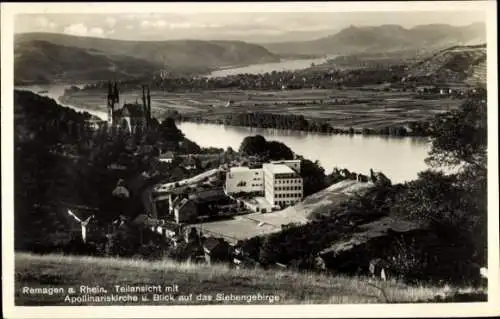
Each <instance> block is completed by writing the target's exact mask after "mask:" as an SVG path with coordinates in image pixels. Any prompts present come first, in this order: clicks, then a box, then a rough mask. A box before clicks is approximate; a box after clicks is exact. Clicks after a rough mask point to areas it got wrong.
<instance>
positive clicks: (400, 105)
mask: <svg viewBox="0 0 500 319" xmlns="http://www.w3.org/2000/svg"><path fill="white" fill-rule="evenodd" d="M69 94H70V95H65V96H64V97H63V98H62V101H63V102H65V103H69V104H73V105H75V106H77V107H82V108H86V109H100V110H102V111H105V108H106V93H105V92H104V91H97V90H88V91H85V90H84V91H78V92H72V93H69ZM140 94H141V93H140V91H139V90H137V91H135V92H134V91H128V92H123V93H122V94H121V99H120V103H121V104H123V103H125V102H127V103H130V102H135V101H138V102H140V100H141V97H140ZM151 100H152V112H153V115H154V116H155V117H158V118H162V117H164V116H165V114H166V112H167V111H168V110H171V111H172V110H176V111H178V112H179V113H180V114H185V115H195V114H196V115H202V117H203V119H205V120H207V121H217V120H222V119H223V118H224V117H225V116H226V115H227V114H234V113H239V112H246V111H255V112H264V113H277V114H295V115H303V116H304V117H305V118H307V119H323V120H326V121H327V122H329V123H330V125H332V126H333V127H354V128H375V129H376V128H380V127H384V126H390V125H393V124H398V123H402V122H406V121H420V120H427V119H430V118H432V117H434V116H435V115H436V114H437V113H440V112H446V111H449V110H451V109H455V108H457V107H458V106H459V105H460V104H461V103H462V100H460V99H453V98H448V97H440V96H437V95H436V96H431V97H428V98H426V99H422V98H419V96H418V95H417V94H416V93H413V92H383V91H369V90H363V89H346V90H320V89H302V90H283V91H251V90H247V91H242V90H215V91H200V92H166V91H153V92H151ZM228 101H232V103H231V105H229V106H228Z"/></svg>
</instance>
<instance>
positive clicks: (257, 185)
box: [252, 184, 262, 187]
mask: <svg viewBox="0 0 500 319" xmlns="http://www.w3.org/2000/svg"><path fill="white" fill-rule="evenodd" d="M252 187H262V184H252Z"/></svg>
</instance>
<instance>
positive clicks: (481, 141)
mask: <svg viewBox="0 0 500 319" xmlns="http://www.w3.org/2000/svg"><path fill="white" fill-rule="evenodd" d="M457 5H458V4H457ZM214 6H215V4H214ZM2 8H3V5H2ZM478 8H479V7H478ZM477 10H480V9H477ZM153 11H154V10H153ZM484 14H485V13H481V11H480V14H478V13H477V12H475V11H474V12H473V11H471V12H468V11H464V12H463V13H461V16H460V18H457V16H455V15H454V14H452V13H451V11H450V12H448V11H444V10H443V11H440V9H439V8H436V9H435V11H433V12H430V13H422V12H420V11H419V12H417V11H407V12H406V11H405V12H401V13H400V12H397V13H396V12H378V11H373V12H371V11H370V12H368V11H367V12H357V11H356V12H354V11H353V12H351V13H349V14H345V15H344V13H339V12H333V11H332V12H295V13H292V12H289V13H287V12H286V11H284V12H262V13H259V14H254V15H250V14H249V13H245V12H233V13H230V12H227V13H224V12H222V13H220V14H215V13H213V14H212V13H210V12H204V13H200V14H199V17H198V15H197V18H196V19H194V18H193V16H190V15H188V14H184V13H179V15H178V16H177V15H174V14H173V13H166V12H164V13H161V12H160V13H155V14H151V15H141V14H140V13H137V14H133V15H131V16H134V17H137V18H130V17H128V16H130V15H127V14H116V13H113V14H111V13H110V14H104V13H103V14H97V13H58V14H49V13H39V14H18V15H16V18H15V29H16V30H15V35H14V60H13V63H14V65H13V67H14V89H13V92H12V94H13V103H14V104H13V112H14V113H13V123H14V134H13V136H14V147H13V159H14V166H13V168H14V172H13V176H14V180H13V182H14V184H13V185H4V188H5V187H7V188H9V186H10V188H11V189H12V191H13V195H14V211H13V212H12V213H13V215H14V229H13V237H14V248H15V254H14V256H15V276H14V277H15V278H14V282H15V287H14V289H15V293H14V299H15V305H16V306H77V305H80V306H93V305H107V306H112V305H125V304H126V303H127V302H130V303H133V304H134V305H136V304H140V305H153V304H154V305H191V304H193V305H194V304H204V305H221V304H233V305H237V304H270V303H271V304H338V303H362V304H364V303H439V302H485V303H486V302H488V300H491V296H490V299H489V298H488V271H489V270H490V269H489V268H488V249H489V248H490V247H488V232H487V226H488V223H487V216H488V208H489V207H490V206H488V205H489V204H488V201H487V198H488V190H490V188H491V187H493V186H491V185H494V184H495V183H493V184H490V183H488V182H487V180H488V178H487V176H488V169H489V167H488V165H487V164H488V155H489V152H488V136H487V135H488V134H487V132H488V123H489V122H488V115H489V114H488V107H496V106H491V105H487V104H488V103H487V100H488V99H487V97H488V96H489V94H491V92H489V91H488V89H487V87H488V86H487V77H486V75H487V69H488V68H494V67H495V66H492V65H490V64H488V63H489V60H487V46H489V45H490V43H487V40H486V39H487V38H486V25H485V19H484V17H485V15H484ZM235 17H237V19H235ZM381 17H383V19H382V18H381ZM403 17H404V18H403ZM257 18H260V19H257ZM448 18H449V19H448ZM176 19H178V20H179V22H176V23H177V24H175V23H174V22H173V21H177V20H176ZM181 20H182V21H181ZM40 21H43V23H41V22H40ZM141 21H142V23H141ZM381 21H384V22H383V23H382V22H381ZM443 21H450V22H443ZM443 23H447V24H443ZM448 23H449V24H448ZM78 24H81V26H78ZM219 24H220V25H225V26H226V27H224V28H223V27H218V26H217V25H219ZM302 24H303V25H302ZM179 25H182V26H184V27H179ZM293 25H296V27H293ZM51 26H53V27H51ZM169 26H170V27H169ZM188 26H189V27H188ZM251 26H253V27H251ZM83 27H85V29H83ZM257 27H258V28H257ZM246 28H248V30H247V31H245V32H244V31H242V30H243V29H245V30H246ZM75 30H76V31H75ZM78 30H80V31H82V30H86V31H85V32H83V31H82V32H77V31H78ZM264 30H269V32H264ZM311 30H316V31H314V32H313V31H311ZM101 31H102V32H101ZM229 31H231V32H229ZM278 35H279V36H278ZM2 51H3V50H2ZM4 213H8V212H4ZM490 271H491V270H490ZM69 287H73V288H72V289H74V293H71V292H69V291H68V289H69ZM67 298H70V299H68V300H69V301H67V300H65V299H67ZM120 298H121V299H120ZM130 298H132V299H133V300H132V299H130ZM134 298H137V300H135V299H134Z"/></svg>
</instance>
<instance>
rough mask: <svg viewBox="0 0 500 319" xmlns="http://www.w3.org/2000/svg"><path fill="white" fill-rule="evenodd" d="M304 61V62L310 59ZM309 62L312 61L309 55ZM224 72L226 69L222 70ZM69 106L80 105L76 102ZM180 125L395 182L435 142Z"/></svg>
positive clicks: (198, 134)
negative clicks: (263, 142) (278, 146)
mask: <svg viewBox="0 0 500 319" xmlns="http://www.w3.org/2000/svg"><path fill="white" fill-rule="evenodd" d="M302 62H303V63H304V65H305V62H304V61H302ZM315 62H318V61H315ZM289 63H295V64H297V63H298V62H294V61H289ZM307 63H309V64H310V61H308V62H307ZM295 64H294V65H292V67H291V68H292V69H293V68H301V67H303V66H302V65H300V66H299V65H295ZM250 68H254V69H255V70H258V71H261V70H262V65H257V66H250V67H246V68H245V69H244V70H245V71H247V72H251V71H254V72H255V70H250ZM280 68H281V66H280ZM239 70H242V69H239ZM265 71H266V72H269V71H272V70H271V69H268V68H266V69H265ZM219 72H221V73H222V71H219ZM261 72H262V71H261ZM223 73H224V74H228V73H232V74H234V73H239V72H235V70H234V69H233V70H232V71H230V70H224V72H223ZM213 75H222V74H213ZM68 86H69V85H41V86H29V87H19V89H27V90H31V91H33V92H35V93H39V94H41V95H45V96H48V97H51V98H53V99H55V100H56V101H57V100H58V99H59V97H60V96H61V95H62V94H63V92H64V89H65V88H66V87H68ZM42 91H43V92H42ZM153 102H154V101H153ZM103 104H104V103H103ZM65 106H67V107H71V108H74V109H77V110H79V108H78V107H77V106H73V105H65ZM82 111H88V112H89V113H91V114H93V115H96V116H98V117H100V118H102V119H105V118H106V110H104V109H102V110H100V111H95V110H82ZM179 128H180V129H181V130H182V132H184V134H185V136H186V137H187V138H188V139H190V140H192V141H194V142H196V143H197V144H199V145H200V146H202V147H210V146H213V147H219V148H227V147H232V148H233V149H235V150H237V149H238V148H239V146H240V144H241V141H242V140H243V139H244V138H245V137H246V136H248V135H254V134H261V135H263V136H264V137H265V138H266V139H268V140H276V141H280V142H283V143H285V144H286V145H288V146H289V147H290V148H291V149H292V150H293V151H294V152H296V153H297V154H300V155H302V156H304V157H305V158H308V159H310V160H313V161H315V160H318V161H319V162H320V164H321V165H322V166H323V167H324V168H325V170H326V172H330V171H331V170H332V168H333V167H335V166H336V167H339V168H347V169H349V170H351V171H356V172H358V173H363V174H368V172H369V170H370V168H373V169H374V170H376V171H382V172H383V173H384V174H386V175H387V176H388V177H389V178H390V179H392V181H393V182H404V181H409V180H412V179H415V178H416V177H417V174H418V172H420V171H422V170H425V169H426V168H427V165H426V164H425V163H424V159H425V158H426V157H427V153H428V152H429V150H430V143H429V141H428V140H427V139H424V138H415V137H384V136H363V135H354V136H349V135H325V134H319V133H309V132H296V131H284V130H269V129H253V128H245V127H227V126H222V125H215V124H198V123H179Z"/></svg>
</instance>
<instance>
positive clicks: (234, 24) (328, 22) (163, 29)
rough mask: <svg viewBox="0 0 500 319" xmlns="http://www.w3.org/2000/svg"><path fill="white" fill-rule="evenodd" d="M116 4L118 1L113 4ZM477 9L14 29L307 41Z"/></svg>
mask: <svg viewBox="0 0 500 319" xmlns="http://www.w3.org/2000/svg"><path fill="white" fill-rule="evenodd" d="M117 5H119V4H117ZM484 21H485V16H484V15H483V13H482V12H480V11H477V12H471V11H469V12H464V11H455V12H453V11H441V12H439V11H432V12H425V11H420V12H418V11H412V12H342V13H341V12H304V13H298V12H293V13H292V12H291V13H285V12H256V13H251V12H242V13H234V12H224V13H214V12H205V13H185V12H182V13H175V14H172V13H151V14H145V13H137V14H129V13H127V14H96V13H93V14H20V15H17V16H16V18H15V32H16V33H25V32H56V33H66V34H72V35H80V36H95V37H104V38H113V39H123V40H169V39H204V40H209V39H214V40H215V39H224V40H227V39H230V40H243V41H252V42H269V41H277V42H279V41H291V40H308V39H314V38H318V37H322V36H326V35H329V34H333V33H335V32H338V31H339V30H340V29H342V28H345V27H348V26H349V25H355V26H375V25H381V24H399V25H402V26H403V27H406V28H411V27H413V26H415V25H420V24H434V23H446V24H451V25H468V24H471V23H474V22H484Z"/></svg>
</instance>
